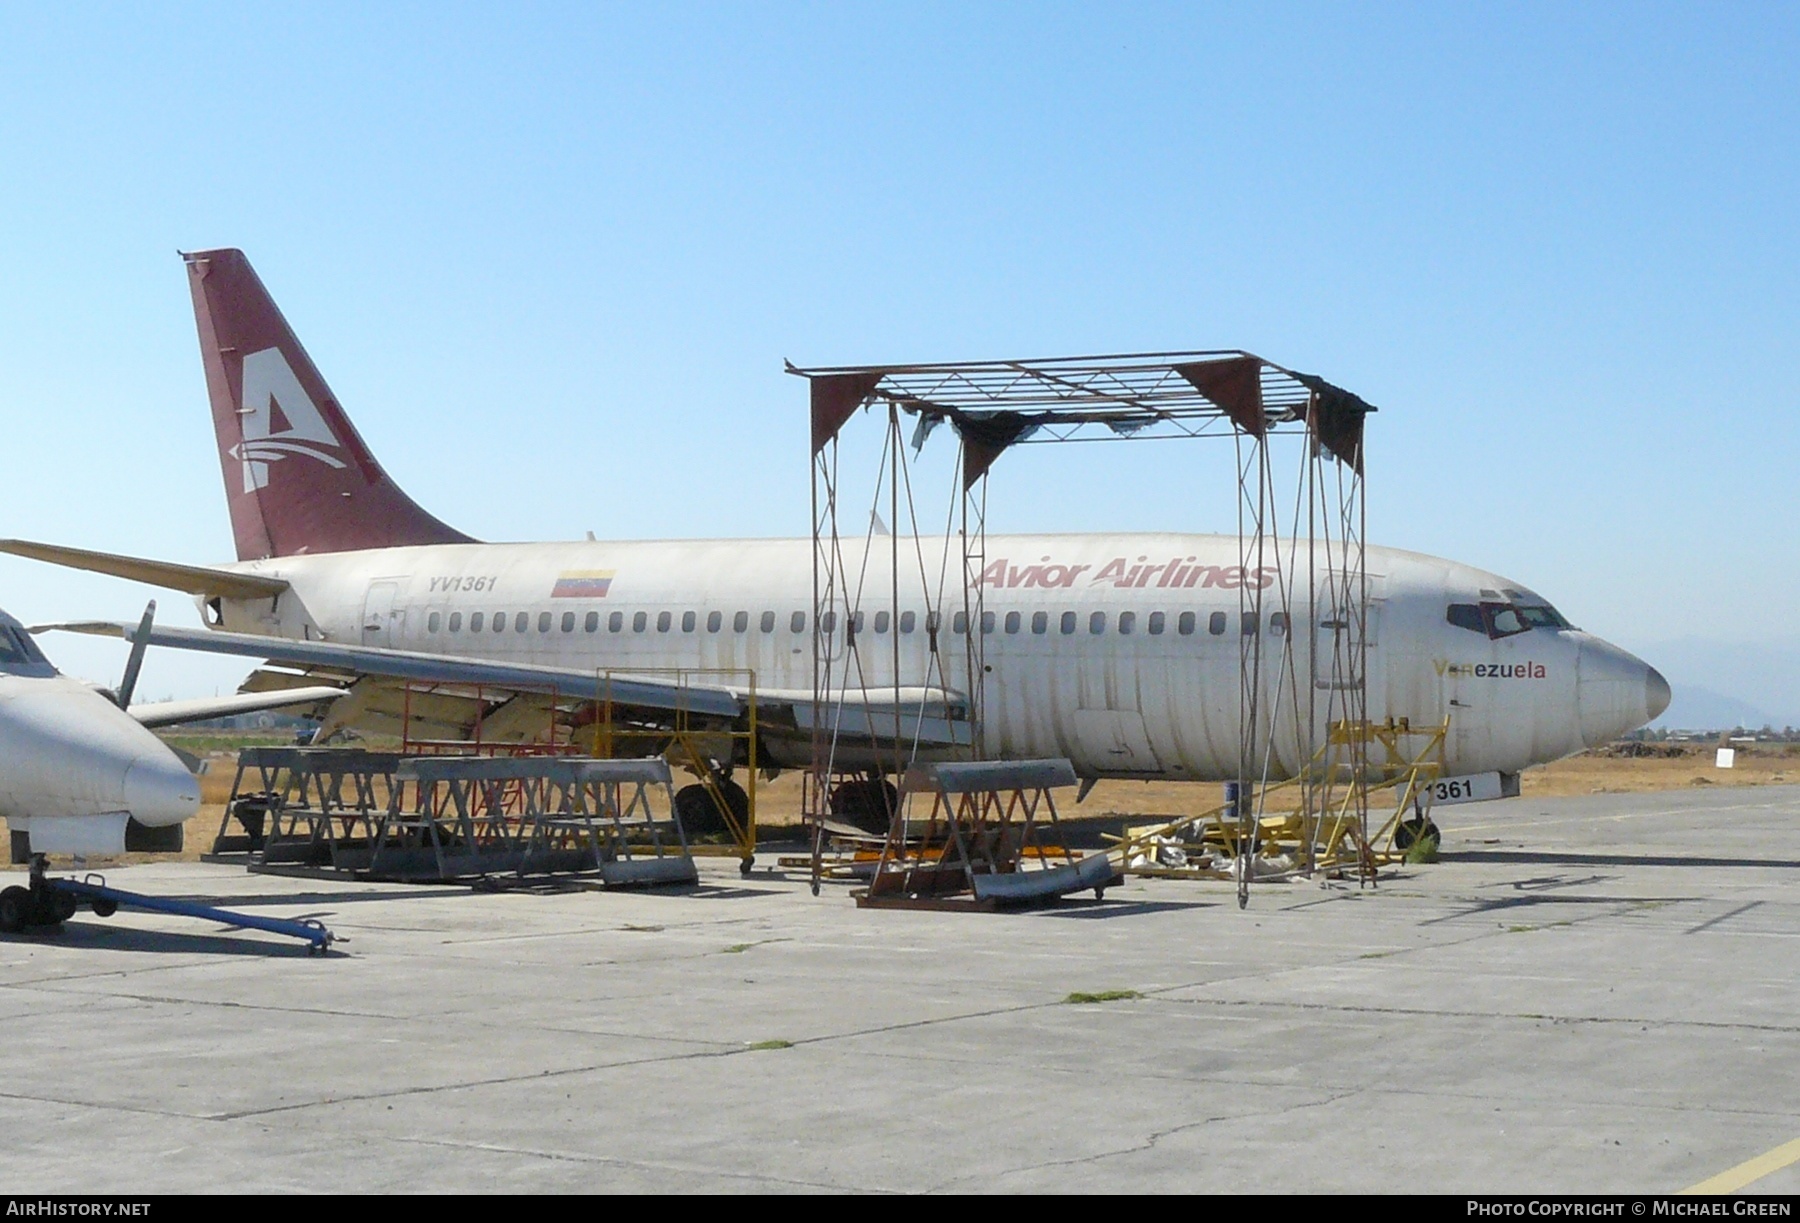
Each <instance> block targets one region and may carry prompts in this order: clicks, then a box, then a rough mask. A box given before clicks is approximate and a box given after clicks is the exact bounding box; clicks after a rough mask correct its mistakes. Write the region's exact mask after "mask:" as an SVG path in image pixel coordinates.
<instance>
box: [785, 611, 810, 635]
mask: <svg viewBox="0 0 1800 1223" xmlns="http://www.w3.org/2000/svg"><path fill="white" fill-rule="evenodd" d="M805 631H806V613H805V612H795V613H794V614H793V615H791V616H789V617H788V632H790V633H804V632H805Z"/></svg>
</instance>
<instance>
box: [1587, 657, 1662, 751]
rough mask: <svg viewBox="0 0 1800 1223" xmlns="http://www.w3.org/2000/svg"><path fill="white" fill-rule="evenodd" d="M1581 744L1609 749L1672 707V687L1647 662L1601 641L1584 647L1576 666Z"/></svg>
mask: <svg viewBox="0 0 1800 1223" xmlns="http://www.w3.org/2000/svg"><path fill="white" fill-rule="evenodd" d="M1576 700H1577V702H1578V704H1579V705H1580V709H1581V741H1582V743H1583V744H1585V745H1586V746H1588V747H1598V746H1599V745H1600V744H1602V743H1610V742H1611V741H1612V740H1614V739H1617V738H1618V737H1619V736H1620V735H1623V734H1626V733H1628V732H1630V731H1634V730H1636V729H1637V728H1638V727H1640V726H1643V725H1644V724H1645V723H1647V722H1650V721H1653V720H1654V719H1655V718H1656V717H1657V715H1659V714H1660V713H1662V711H1663V710H1665V709H1667V708H1668V707H1669V681H1668V680H1666V679H1664V678H1663V677H1662V675H1661V673H1659V672H1658V671H1657V670H1656V668H1655V667H1652V666H1651V665H1650V664H1649V663H1646V662H1645V661H1644V660H1643V659H1641V658H1638V657H1636V656H1635V655H1633V654H1629V653H1627V652H1626V651H1624V650H1621V649H1620V648H1619V647H1618V646H1616V645H1612V644H1611V643H1609V642H1605V641H1601V640H1600V639H1599V638H1597V637H1596V638H1589V639H1588V640H1586V641H1583V642H1582V643H1581V653H1580V654H1579V655H1578V656H1577V660H1576Z"/></svg>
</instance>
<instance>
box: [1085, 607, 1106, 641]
mask: <svg viewBox="0 0 1800 1223" xmlns="http://www.w3.org/2000/svg"><path fill="white" fill-rule="evenodd" d="M1105 631H1106V613H1105V612H1095V613H1094V614H1093V615H1091V616H1089V617H1088V632H1090V633H1092V634H1094V635H1095V636H1096V637H1098V636H1099V635H1100V634H1101V633H1104V632H1105Z"/></svg>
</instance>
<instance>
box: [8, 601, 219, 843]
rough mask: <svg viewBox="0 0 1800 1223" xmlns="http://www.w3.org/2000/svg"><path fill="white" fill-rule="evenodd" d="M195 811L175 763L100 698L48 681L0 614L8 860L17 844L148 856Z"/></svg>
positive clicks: (38, 657)
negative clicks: (160, 835)
mask: <svg viewBox="0 0 1800 1223" xmlns="http://www.w3.org/2000/svg"><path fill="white" fill-rule="evenodd" d="M199 809H200V782H199V779H198V778H196V777H195V776H194V775H193V774H192V773H191V772H189V771H188V768H187V766H186V765H185V764H183V763H182V761H181V758H180V757H178V756H176V755H175V753H174V752H172V751H170V750H169V748H168V747H166V746H165V745H164V744H163V742H162V740H160V739H158V738H157V737H156V736H155V735H153V734H151V733H150V732H149V731H148V730H146V729H145V728H144V726H143V724H142V723H141V722H139V721H138V719H137V718H134V717H133V716H132V715H131V714H130V713H127V712H126V711H125V710H123V709H120V708H119V707H118V706H117V705H116V704H114V703H113V702H112V701H111V700H109V699H108V698H107V697H106V696H105V695H103V694H102V693H100V692H99V691H97V690H96V689H94V688H92V687H89V686H88V685H87V684H84V683H82V682H81V681H80V680H76V679H71V678H70V677H68V676H66V675H63V674H61V673H60V672H59V671H57V669H56V668H55V667H54V666H53V665H51V663H50V660H49V659H47V658H45V657H44V655H43V653H42V652H41V651H40V650H39V649H38V648H37V644H36V642H34V641H33V640H32V638H31V634H29V633H27V632H26V631H25V630H24V628H23V627H22V626H21V625H20V624H19V622H18V621H17V620H15V619H13V618H12V617H11V616H9V615H7V614H6V613H4V612H0V817H4V818H5V820H6V824H7V829H8V830H9V831H10V832H11V833H12V836H13V839H14V841H15V843H16V844H15V851H14V853H13V857H14V858H15V860H16V859H18V858H20V857H21V856H22V855H21V853H20V852H19V851H20V850H23V849H24V848H25V845H24V844H23V843H19V842H20V839H21V838H29V846H30V851H29V852H32V853H61V854H117V853H123V852H124V851H125V849H126V847H127V844H128V843H131V844H132V847H133V848H138V847H140V845H139V844H138V842H140V840H141V848H144V849H152V848H158V847H161V846H160V843H159V842H158V840H157V839H156V838H155V836H154V835H153V832H154V830H160V829H169V828H173V827H176V826H178V825H180V824H181V823H182V822H183V821H185V820H186V819H187V818H188V817H189V816H191V815H193V814H194V813H195V812H196V811H198V810H199ZM133 823H135V824H136V825H137V826H138V827H137V828H136V829H133V828H132V827H131V825H132V824H133ZM146 829H147V830H152V835H148V836H144V835H142V834H143V830H146ZM175 847H176V848H179V845H177V846H175Z"/></svg>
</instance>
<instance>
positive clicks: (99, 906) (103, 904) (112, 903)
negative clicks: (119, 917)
mask: <svg viewBox="0 0 1800 1223" xmlns="http://www.w3.org/2000/svg"><path fill="white" fill-rule="evenodd" d="M118 911H119V902H118V901H116V900H105V899H101V900H96V901H95V902H94V916H95V917H111V916H112V915H113V914H114V913H117V912H118Z"/></svg>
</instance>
